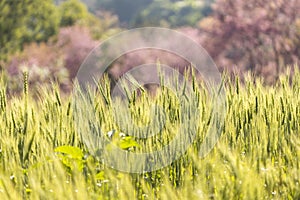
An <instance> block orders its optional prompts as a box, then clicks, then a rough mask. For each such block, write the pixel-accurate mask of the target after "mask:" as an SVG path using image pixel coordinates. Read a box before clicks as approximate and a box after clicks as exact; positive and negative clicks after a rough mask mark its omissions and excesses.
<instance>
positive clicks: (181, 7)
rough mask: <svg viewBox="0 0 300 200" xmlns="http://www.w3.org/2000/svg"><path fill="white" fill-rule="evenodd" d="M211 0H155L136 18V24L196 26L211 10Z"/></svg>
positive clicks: (134, 23) (134, 21)
mask: <svg viewBox="0 0 300 200" xmlns="http://www.w3.org/2000/svg"><path fill="white" fill-rule="evenodd" d="M210 5H211V1H209V0H205V1H187V0H185V1H176V0H173V1H172V0H164V1H161V0H155V1H153V3H152V4H151V5H150V6H149V7H147V8H145V9H144V10H142V11H141V12H140V13H139V14H138V15H137V16H136V17H135V18H134V19H133V22H132V23H133V25H134V26H167V27H178V26H195V25H196V24H197V22H198V21H199V20H200V19H202V18H203V17H205V16H207V15H208V14H209V13H210V12H211V7H210Z"/></svg>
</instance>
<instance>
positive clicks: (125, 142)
mask: <svg viewBox="0 0 300 200" xmlns="http://www.w3.org/2000/svg"><path fill="white" fill-rule="evenodd" d="M119 146H120V147H121V148H122V149H128V148H130V147H139V146H140V145H139V144H138V143H137V142H136V141H135V140H133V139H132V137H129V136H127V137H124V138H123V139H122V140H120V143H119Z"/></svg>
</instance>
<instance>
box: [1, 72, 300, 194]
mask: <svg viewBox="0 0 300 200" xmlns="http://www.w3.org/2000/svg"><path fill="white" fill-rule="evenodd" d="M29 76H30V74H29ZM0 77H1V80H0V136H1V137H0V174H1V176H0V198H1V199H299V198H300V189H299V188H300V187H299V180H300V174H299V172H300V165H299V158H300V140H299V138H300V137H299V136H300V135H299V133H300V121H299V118H300V84H299V80H300V73H299V71H297V70H296V71H295V73H294V75H293V76H292V75H289V74H288V73H287V74H286V75H283V76H281V77H280V78H279V80H278V82H277V83H276V84H275V85H273V86H265V85H264V84H263V81H262V80H260V79H254V78H252V77H250V76H249V77H247V78H246V80H245V81H244V83H242V82H240V80H239V79H238V78H236V79H235V80H234V81H231V80H229V79H228V78H227V77H226V78H225V80H226V92H227V94H226V99H227V105H228V109H227V116H226V122H225V127H224V130H223V134H222V136H221V138H220V140H219V142H218V144H217V146H216V147H215V148H214V149H213V150H212V151H211V152H210V153H209V155H208V156H206V157H204V158H199V156H198V153H199V152H198V150H199V147H200V145H201V143H202V141H203V138H204V136H205V131H206V130H207V120H209V118H210V117H209V115H210V110H209V105H207V103H208V101H207V98H206V97H207V93H206V92H205V90H204V88H202V87H201V86H200V85H198V84H195V83H194V84H195V85H193V88H194V92H197V94H198V97H199V99H198V100H197V101H198V106H199V110H200V111H201V117H199V121H198V123H199V130H198V132H197V136H196V140H195V142H194V143H193V144H192V145H191V147H190V148H189V149H188V151H187V152H186V154H185V155H183V156H182V157H181V158H179V159H178V160H177V161H174V162H173V163H172V164H171V165H170V166H168V167H165V168H164V169H161V170H158V171H154V172H145V173H142V174H129V173H123V172H118V171H116V170H114V169H111V168H109V167H108V166H104V165H103V164H102V163H101V160H100V161H99V160H97V158H96V157H94V156H92V155H88V153H86V152H88V151H87V149H85V147H84V145H83V143H82V141H81V139H80V137H79V135H78V134H77V132H76V131H77V130H76V128H75V124H74V120H73V112H74V110H73V106H71V104H72V103H73V101H72V99H71V97H68V96H66V97H61V96H60V93H59V92H58V91H57V89H52V90H50V89H48V88H45V87H41V90H40V96H39V97H38V98H36V99H34V98H33V97H32V96H31V92H30V91H31V90H30V87H29V88H28V85H27V81H26V80H27V74H26V73H25V74H24V90H25V91H24V95H23V96H20V97H13V96H12V97H10V98H7V97H6V95H5V92H4V91H5V90H6V88H5V80H3V78H2V76H0ZM107 85H109V83H107V82H106V86H107ZM157 92H158V93H157V95H158V96H157V97H149V96H147V94H144V95H145V96H143V95H142V96H140V97H139V98H137V96H134V98H133V99H131V100H132V105H133V104H134V106H132V107H131V108H132V110H131V112H132V113H131V114H132V116H133V117H135V118H136V119H137V120H138V121H137V123H145V121H146V122H147V119H146V118H147V116H146V115H147V112H149V110H147V107H145V105H147V103H149V102H150V103H151V102H153V101H157V103H159V102H160V101H161V102H160V103H163V102H164V103H165V105H163V106H164V109H166V114H168V115H170V117H172V116H173V118H172V120H171V121H168V123H167V124H166V129H168V130H169V132H168V134H165V135H163V134H158V135H157V136H155V137H153V138H150V139H149V140H150V146H151V145H152V148H153V149H155V148H156V147H158V148H159V147H161V145H164V144H165V143H167V142H169V140H170V139H171V138H170V137H171V136H172V133H174V131H175V129H176V126H178V119H177V118H176V117H175V115H176V109H178V104H177V103H176V101H175V98H174V96H172V94H171V93H168V92H167V91H166V90H159V91H157ZM102 95H104V97H103V98H101V97H102ZM102 95H101V94H99V96H96V98H95V99H94V103H95V104H94V106H95V108H96V116H97V118H98V120H100V121H101V124H102V125H103V130H104V131H105V133H106V132H107V131H109V130H112V129H114V130H116V127H115V121H114V119H113V117H112V114H111V112H110V106H109V104H110V101H107V99H110V97H109V93H106V92H105V91H103V92H102ZM160 95H161V96H160ZM160 98H161V99H160ZM105 99H106V100H105ZM163 99H165V100H163ZM141 108H145V109H144V110H142V109H141ZM83 117H85V116H83ZM122 139H125V143H124V144H126V145H125V146H123V147H124V149H125V147H129V146H132V144H134V145H136V144H139V145H138V146H139V149H140V148H143V147H145V146H146V145H147V143H145V142H146V141H144V140H142V139H139V138H133V137H128V136H121V137H117V144H118V141H121V140H122ZM147 140H148V139H147ZM128 143H130V145H127V144H128ZM139 149H137V150H135V151H139ZM128 150H130V149H128ZM120 162H123V160H120Z"/></svg>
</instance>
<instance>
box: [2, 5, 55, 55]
mask: <svg viewBox="0 0 300 200" xmlns="http://www.w3.org/2000/svg"><path fill="white" fill-rule="evenodd" d="M0 13H1V15H0V35H1V37H0V61H1V60H6V59H7V56H8V55H9V54H11V53H15V52H16V51H18V50H20V49H21V48H22V47H23V44H24V43H28V42H32V41H37V42H41V41H46V40H47V39H48V38H49V37H51V36H52V35H55V34H56V33H57V31H58V25H59V17H58V15H57V12H56V7H55V5H54V4H53V2H52V0H45V1H42V2H41V1H38V0H24V1H8V0H4V1H1V2H0Z"/></svg>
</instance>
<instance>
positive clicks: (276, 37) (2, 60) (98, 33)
mask: <svg viewBox="0 0 300 200" xmlns="http://www.w3.org/2000/svg"><path fill="white" fill-rule="evenodd" d="M299 11H300V0H269V1H264V0H248V1H244V0H43V1H40V0H22V1H18V0H0V13H1V14H0V71H1V74H2V75H3V76H5V77H6V79H7V81H8V92H9V93H17V92H18V91H20V90H21V88H22V87H21V86H22V72H23V71H24V70H28V71H29V82H30V84H31V89H32V90H34V89H35V88H38V87H39V86H40V85H46V84H51V82H57V83H58V84H59V86H60V88H61V89H62V91H64V92H69V91H71V89H72V80H73V79H74V77H75V76H76V73H77V70H78V68H79V66H80V64H81V63H82V61H83V60H84V58H85V57H86V56H87V55H88V53H89V52H90V51H91V50H92V49H93V48H94V47H96V46H97V45H98V44H99V43H100V42H101V41H103V40H105V39H107V38H109V36H112V35H114V34H116V33H118V32H121V31H123V30H127V29H131V28H137V27H146V26H157V27H166V28H171V29H174V30H177V31H180V32H182V33H184V34H186V35H187V36H189V37H190V38H192V39H193V40H195V41H196V42H197V43H199V44H200V45H202V46H203V47H204V48H205V49H206V50H207V51H208V53H209V54H210V55H211V56H212V58H213V59H214V61H215V62H216V64H217V66H218V67H219V70H220V71H222V72H223V71H226V72H228V73H229V74H239V75H241V76H243V74H245V73H246V72H251V73H253V74H254V75H256V76H261V77H264V78H265V83H266V84H272V83H274V81H276V79H277V78H278V75H279V74H280V73H283V72H285V71H286V69H287V68H288V67H290V68H291V69H292V71H293V67H296V64H297V63H298V62H299V58H300V12H299ZM164 54H168V53H167V52H165V53H162V52H159V51H157V50H156V51H155V50H154V51H151V52H143V53H141V52H134V53H129V54H128V55H124V56H122V57H121V58H119V59H118V60H117V61H115V63H114V64H113V66H112V70H111V71H110V72H111V73H112V76H113V77H117V76H118V75H120V74H121V73H122V72H125V71H127V70H128V69H129V68H131V67H134V66H137V65H139V64H143V63H144V62H145V61H157V60H160V61H161V62H163V63H165V64H168V65H170V66H174V67H178V68H182V67H185V66H186V65H187V63H186V62H184V61H183V60H180V58H178V57H177V58H176V56H175V55H171V56H170V55H169V54H168V55H167V56H166V55H164Z"/></svg>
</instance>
